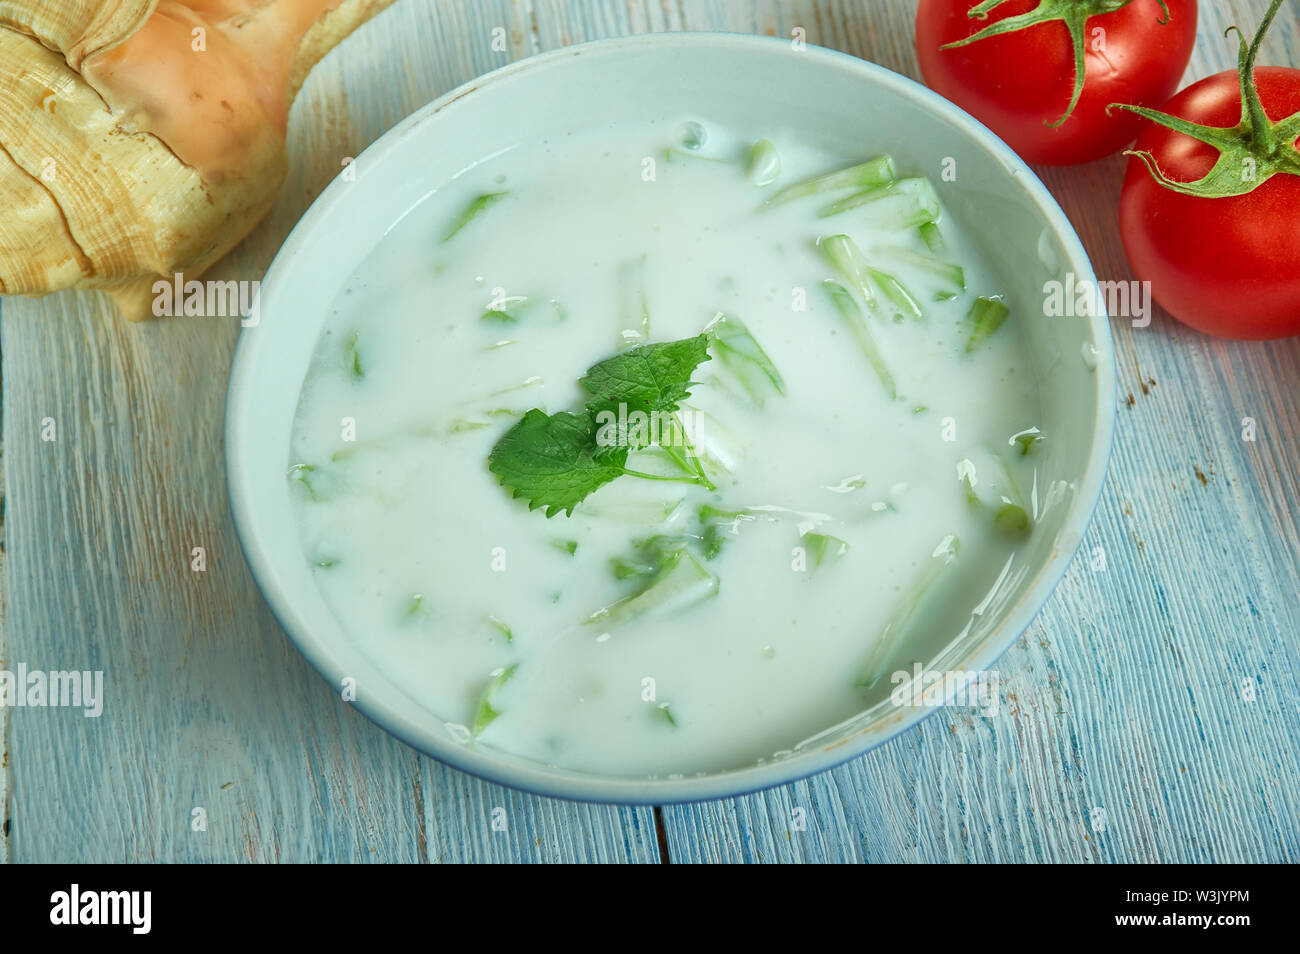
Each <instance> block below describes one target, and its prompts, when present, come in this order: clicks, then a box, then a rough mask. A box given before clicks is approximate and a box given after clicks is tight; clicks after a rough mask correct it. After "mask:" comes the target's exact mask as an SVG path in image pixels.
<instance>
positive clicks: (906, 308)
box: [867, 268, 925, 321]
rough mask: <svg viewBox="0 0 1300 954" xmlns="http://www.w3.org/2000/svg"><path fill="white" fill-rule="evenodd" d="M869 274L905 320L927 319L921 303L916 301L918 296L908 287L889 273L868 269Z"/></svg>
mask: <svg viewBox="0 0 1300 954" xmlns="http://www.w3.org/2000/svg"><path fill="white" fill-rule="evenodd" d="M867 273H868V274H869V275H870V276H871V280H872V281H873V282H875V283H876V285H877V287H879V288H880V290H881V291H882V292H883V293H884V295H885V297H886V298H888V299H889V301H890V302H892V303H893V305H894V307H895V308H896V309H897V313H898V314H899V315H901V316H902V317H904V318H911V319H912V320H913V321H922V320H924V319H925V313H924V312H923V311H921V303H920V302H918V301H917V300H916V296H915V295H913V294H912V293H911V292H910V291H909V290H908V288H907V286H906V285H904V284H903V283H902V282H900V281H899V280H898V279H897V278H895V277H894V276H893V275H891V274H889V272H882V271H880V270H879V269H876V268H868V269H867Z"/></svg>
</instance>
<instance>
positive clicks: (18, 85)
mask: <svg viewBox="0 0 1300 954" xmlns="http://www.w3.org/2000/svg"><path fill="white" fill-rule="evenodd" d="M391 2H392V0H0V75H3V76H5V77H6V80H5V82H4V83H3V84H0V208H3V209H4V211H5V214H4V215H3V216H0V294H26V295H40V294H44V293H47V292H52V291H58V290H60V289H64V288H97V289H101V290H103V291H105V292H107V293H108V294H110V295H111V296H113V298H114V300H116V301H117V303H118V306H119V308H120V309H121V310H122V312H123V313H124V314H125V315H126V316H127V317H128V318H131V319H133V320H138V319H141V318H144V317H147V316H149V314H150V307H149V305H150V297H151V291H150V289H151V287H152V285H153V283H154V282H155V281H157V280H158V279H160V278H165V279H171V277H172V276H173V275H174V274H175V273H177V272H181V273H183V274H184V276H185V278H186V279H187V280H188V279H191V278H197V277H198V276H199V275H201V274H202V273H203V272H204V271H205V270H206V269H207V268H209V267H210V266H211V265H213V264H214V263H215V262H216V261H217V260H218V259H220V258H221V257H222V256H223V255H225V254H226V252H228V251H229V250H230V249H231V248H233V247H234V246H235V245H236V244H237V243H238V242H239V241H240V240H241V239H242V238H243V237H244V236H245V235H247V234H248V233H249V232H250V231H251V230H252V229H253V227H254V226H255V225H256V224H257V222H258V221H259V220H260V219H261V218H262V217H263V216H264V215H265V214H266V213H267V212H268V211H269V210H270V208H271V206H272V204H273V203H274V201H275V197H276V194H277V193H278V192H279V190H280V186H281V185H282V184H283V182H284V178H285V174H286V171H287V159H286V156H285V132H286V127H287V124H288V116H289V107H290V105H291V104H292V102H293V98H294V96H295V95H296V94H297V92H298V89H299V88H300V87H301V85H302V82H303V80H304V79H305V78H306V76H307V73H308V72H309V71H310V70H311V68H312V67H313V66H315V64H316V63H317V62H318V61H319V60H320V59H321V57H323V56H324V55H325V54H326V53H327V52H329V50H330V49H332V48H333V47H334V46H335V45H336V44H337V43H338V42H339V41H341V40H342V39H343V38H344V37H346V36H347V35H348V34H349V33H351V32H352V30H354V29H355V28H356V27H357V26H359V25H360V24H361V23H363V22H365V21H366V20H367V19H368V18H369V17H370V16H372V15H373V14H374V13H376V12H377V11H379V10H381V9H383V8H384V7H386V6H388V4H390V3H391Z"/></svg>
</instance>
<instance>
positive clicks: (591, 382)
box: [579, 335, 709, 414]
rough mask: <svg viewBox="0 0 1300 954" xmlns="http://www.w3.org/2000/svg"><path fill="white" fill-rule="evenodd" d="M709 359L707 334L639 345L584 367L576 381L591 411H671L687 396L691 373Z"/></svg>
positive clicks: (690, 384)
mask: <svg viewBox="0 0 1300 954" xmlns="http://www.w3.org/2000/svg"><path fill="white" fill-rule="evenodd" d="M708 360H709V337H708V335H697V336H696V337H694V338H684V339H682V340H681V341H665V342H662V343H660V344H648V345H640V346H639V347H636V348H630V349H628V350H627V351H624V352H623V353H622V354H619V355H615V356H614V357H612V358H607V359H606V360H604V361H601V362H600V363H599V364H593V365H592V366H591V367H590V368H588V369H587V376H586V377H584V378H582V379H581V381H580V382H579V383H580V384H581V385H582V386H583V387H584V388H586V389H587V393H589V394H590V395H591V401H589V402H588V404H587V407H588V409H589V410H591V411H592V413H593V414H594V413H596V412H597V411H600V410H610V409H615V410H616V409H617V407H618V405H620V404H624V405H626V406H627V412H628V413H629V414H630V413H632V412H633V411H642V412H644V413H646V414H650V413H652V412H654V411H659V412H660V413H665V414H671V413H673V412H674V411H676V410H677V406H678V404H680V403H681V402H682V401H683V400H685V399H686V398H687V397H689V396H690V389H691V386H692V384H693V382H692V381H691V375H692V374H694V373H695V369H696V368H697V367H699V366H700V365H701V364H702V363H703V362H705V361H708Z"/></svg>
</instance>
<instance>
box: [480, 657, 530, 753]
mask: <svg viewBox="0 0 1300 954" xmlns="http://www.w3.org/2000/svg"><path fill="white" fill-rule="evenodd" d="M518 668H519V664H518V663H515V664H514V665H512V666H507V667H506V668H504V669H499V670H497V671H496V672H495V673H493V674H492V678H491V680H490V681H489V682H488V684H487V685H486V686H485V687H484V688H483V692H482V693H481V694H480V695H479V698H478V705H476V706H475V707H474V725H473V727H472V729H471V732H473V734H474V736H475V737H476V738H477V737H478V736H480V735H482V734H483V730H484V729H486V728H487V727H488V726H490V725H491V724H492V723H493V722H495V721H496V719H497V717H498V716H499V715H501V710H499V709H497V708H496V704H495V703H496V694H497V692H498V691H500V689H501V687H502V686H504V685H505V684H506V683H507V682H509V681H510V678H511V677H512V676H513V675H514V674H515V670H516V669H518Z"/></svg>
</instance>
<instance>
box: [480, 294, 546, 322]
mask: <svg viewBox="0 0 1300 954" xmlns="http://www.w3.org/2000/svg"><path fill="white" fill-rule="evenodd" d="M533 304H534V303H533V302H532V301H531V300H530V299H528V298H526V297H524V296H523V295H515V296H512V297H510V298H507V299H505V300H504V301H502V302H501V303H500V306H499V307H497V306H493V305H489V306H488V307H487V308H486V309H485V310H484V312H483V314H481V315H479V316H478V319H479V321H494V322H497V323H498V324H503V325H514V324H518V323H519V319H520V318H522V317H524V315H525V313H527V312H528V311H529V310H530V309H531V308H532V306H533Z"/></svg>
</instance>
